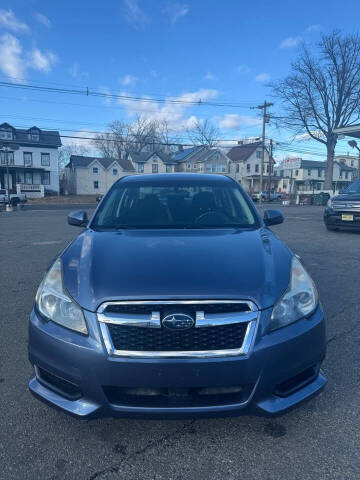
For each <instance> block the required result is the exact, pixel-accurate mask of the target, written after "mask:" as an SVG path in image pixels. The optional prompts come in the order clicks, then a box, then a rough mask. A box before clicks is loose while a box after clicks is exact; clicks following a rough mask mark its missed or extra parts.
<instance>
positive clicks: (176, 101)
mask: <svg viewBox="0 0 360 480" xmlns="http://www.w3.org/2000/svg"><path fill="white" fill-rule="evenodd" d="M0 86H1V87H6V88H13V89H21V90H31V91H41V92H47V93H57V94H59V93H61V94H67V95H81V96H86V97H89V96H92V97H100V98H107V99H116V100H122V101H123V102H125V103H126V102H142V103H163V104H172V105H185V106H186V105H189V106H202V105H205V106H212V107H232V108H250V107H249V106H248V105H243V104H240V103H230V102H212V101H209V100H202V99H201V98H199V99H197V100H193V99H192V100H190V99H189V100H186V97H184V98H150V97H144V96H134V95H120V94H115V93H106V92H99V91H96V90H90V89H89V88H88V87H86V88H84V89H81V90H79V89H69V88H55V87H46V86H40V85H30V84H24V83H16V84H15V83H10V82H0Z"/></svg>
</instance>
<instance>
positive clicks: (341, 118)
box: [272, 31, 360, 190]
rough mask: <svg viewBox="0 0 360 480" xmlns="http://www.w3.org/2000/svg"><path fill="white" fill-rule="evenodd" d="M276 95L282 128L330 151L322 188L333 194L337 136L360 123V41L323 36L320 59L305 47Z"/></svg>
mask: <svg viewBox="0 0 360 480" xmlns="http://www.w3.org/2000/svg"><path fill="white" fill-rule="evenodd" d="M272 89H273V93H274V94H275V96H277V97H278V98H279V99H280V100H281V101H282V105H283V107H284V111H285V114H286V116H285V117H284V118H283V119H282V122H281V123H282V124H283V125H284V126H286V127H288V128H292V129H294V130H295V131H296V132H297V133H299V134H300V133H303V134H307V135H308V136H309V138H312V139H314V140H316V141H318V142H321V143H322V144H324V145H325V146H326V150H327V165H326V172H325V185H324V186H325V189H327V190H330V189H331V188H332V178H333V162H334V151H335V146H336V143H337V139H338V136H337V135H336V134H335V133H333V130H334V129H336V128H338V127H344V126H347V125H351V124H354V123H356V122H358V121H359V119H360V108H359V107H360V37H359V35H358V34H354V35H347V36H342V35H341V33H340V32H339V31H334V32H333V33H331V34H329V35H322V37H321V40H320V42H319V43H318V44H317V54H316V55H314V54H312V53H311V52H310V51H309V49H308V47H307V46H306V45H302V46H301V50H300V54H299V57H298V58H297V60H296V61H295V62H294V63H293V64H292V66H291V73H290V75H288V76H287V77H285V78H284V79H282V80H280V81H279V82H277V83H275V84H273V85H272Z"/></svg>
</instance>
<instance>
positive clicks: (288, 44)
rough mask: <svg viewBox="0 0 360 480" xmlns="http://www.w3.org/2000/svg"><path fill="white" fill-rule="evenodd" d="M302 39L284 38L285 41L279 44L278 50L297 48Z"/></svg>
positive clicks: (298, 37)
mask: <svg viewBox="0 0 360 480" xmlns="http://www.w3.org/2000/svg"><path fill="white" fill-rule="evenodd" d="M301 40H302V38H301V37H300V36H297V37H288V38H285V40H283V41H282V42H281V43H280V45H279V46H280V48H292V47H297V46H298V45H299V43H300V42H301Z"/></svg>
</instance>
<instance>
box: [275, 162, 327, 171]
mask: <svg viewBox="0 0 360 480" xmlns="http://www.w3.org/2000/svg"><path fill="white" fill-rule="evenodd" d="M325 167H326V162H322V161H320V160H301V163H300V168H305V169H306V168H308V169H310V168H325ZM284 169H285V170H291V168H286V167H284ZM296 170H297V169H296Z"/></svg>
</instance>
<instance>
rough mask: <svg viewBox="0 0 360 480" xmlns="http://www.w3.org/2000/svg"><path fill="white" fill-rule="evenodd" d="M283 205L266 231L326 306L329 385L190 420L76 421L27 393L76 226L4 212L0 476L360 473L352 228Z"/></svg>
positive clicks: (0, 221)
mask: <svg viewBox="0 0 360 480" xmlns="http://www.w3.org/2000/svg"><path fill="white" fill-rule="evenodd" d="M276 208H277V207H276ZM280 209H282V211H283V212H284V216H285V223H284V224H283V225H280V226H278V227H274V231H275V232H276V233H277V234H278V235H279V236H280V237H281V239H282V240H284V241H285V242H286V243H287V245H289V246H290V248H291V249H292V250H293V251H294V252H295V253H297V254H299V255H300V256H301V257H302V258H303V260H304V262H305V264H306V265H307V268H308V270H309V271H310V273H311V274H312V276H313V278H314V279H315V281H316V283H317V285H318V289H319V293H320V298H321V301H322V303H323V306H324V308H325V312H326V314H327V325H328V328H327V335H328V353H327V358H326V360H325V362H324V365H323V370H324V372H325V375H326V376H327V378H328V385H327V387H326V389H325V391H324V392H323V393H322V394H321V395H320V396H319V397H317V398H316V399H314V400H312V401H311V402H309V403H307V404H306V405H304V406H302V407H301V408H299V409H297V410H295V411H292V412H290V413H288V414H286V415H285V416H283V417H279V418H277V419H271V420H269V419H265V418H257V417H239V418H227V419H216V420H215V419H211V420H195V421H194V420H186V421H183V420H182V421H153V420H152V421H143V420H142V421H140V420H130V419H126V420H123V419H117V420H114V419H101V420H91V421H79V420H76V419H73V418H72V417H69V416H67V415H65V414H63V413H61V412H58V411H56V410H53V409H51V408H49V407H47V406H45V405H44V404H42V403H40V402H39V401H38V400H36V399H34V398H33V397H32V396H31V395H30V393H29V392H28V389H27V382H28V378H29V376H30V374H31V367H30V364H29V363H28V360H27V319H28V315H29V312H30V310H31V307H32V303H33V300H34V295H35V292H36V288H37V286H38V284H39V282H40V280H41V278H42V275H43V272H44V270H45V269H46V267H47V266H48V265H49V263H50V262H51V260H52V259H53V258H54V257H55V256H56V255H57V253H59V251H61V250H62V249H63V248H64V247H65V246H66V244H67V243H68V242H69V241H71V239H72V238H73V237H74V236H76V235H77V234H78V233H79V230H78V229H76V228H75V227H70V226H68V225H67V223H66V215H67V213H68V209H66V208H64V209H58V208H54V209H52V210H46V209H44V210H34V209H33V210H31V209H26V208H25V209H24V211H19V212H13V213H5V212H0V284H1V287H0V305H1V314H0V322H1V335H0V478H1V479H7V480H8V479H24V480H25V479H54V480H55V479H79V480H85V479H86V480H90V479H98V480H110V479H115V478H116V479H120V478H121V479H122V478H124V479H127V480H135V479H136V480H138V479H144V480H150V479H151V480H154V479H156V480H160V479H164V480H169V479H174V480H175V479H206V480H212V479H216V480H218V479H229V480H232V479H234V480H235V479H236V480H252V479H262V480H278V479H285V480H290V479H301V480H302V479H304V480H305V479H339V480H340V479H341V480H343V479H346V480H350V479H359V478H360V455H359V443H360V433H359V432H360V415H359V414H360V355H359V352H360V350H359V345H360V328H359V326H360V289H359V272H360V233H349V232H346V233H345V232H328V231H327V230H326V229H325V227H324V225H323V223H322V208H320V207H280Z"/></svg>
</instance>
